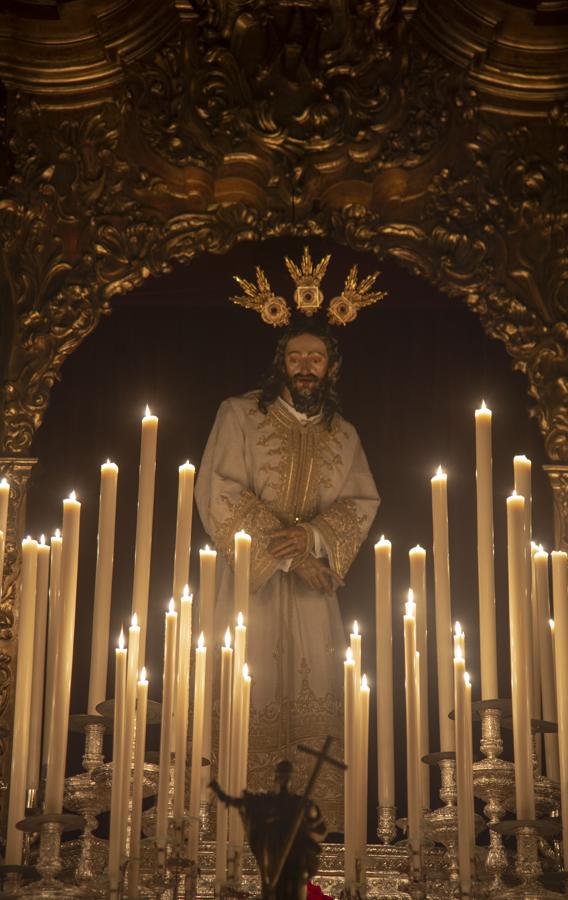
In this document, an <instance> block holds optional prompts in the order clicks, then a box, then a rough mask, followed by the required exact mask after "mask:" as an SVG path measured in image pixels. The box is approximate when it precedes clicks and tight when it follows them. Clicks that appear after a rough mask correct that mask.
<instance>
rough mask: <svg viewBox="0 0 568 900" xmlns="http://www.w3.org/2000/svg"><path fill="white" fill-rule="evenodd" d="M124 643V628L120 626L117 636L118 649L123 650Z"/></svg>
mask: <svg viewBox="0 0 568 900" xmlns="http://www.w3.org/2000/svg"><path fill="white" fill-rule="evenodd" d="M125 643H126V642H125V640H124V628H121V629H120V635H119V637H118V649H119V650H124V647H125Z"/></svg>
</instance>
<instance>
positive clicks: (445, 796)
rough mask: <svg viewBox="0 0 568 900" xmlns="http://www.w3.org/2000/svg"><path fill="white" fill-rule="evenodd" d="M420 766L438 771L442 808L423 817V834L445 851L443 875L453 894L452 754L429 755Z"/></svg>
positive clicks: (456, 872)
mask: <svg viewBox="0 0 568 900" xmlns="http://www.w3.org/2000/svg"><path fill="white" fill-rule="evenodd" d="M422 762H424V763H426V764H427V765H429V766H438V767H439V769H440V777H441V785H440V800H441V801H442V803H443V804H444V805H443V806H441V807H440V808H439V809H434V810H432V811H431V812H428V813H426V815H425V816H424V819H423V822H424V834H425V836H426V837H428V838H430V840H432V841H434V842H435V843H437V844H442V846H443V847H445V849H446V860H447V871H448V873H449V874H448V877H449V881H450V885H451V886H452V888H453V889H454V890H457V889H458V886H459V862H458V811H457V806H456V803H457V782H456V754H455V753H454V752H453V751H450V750H448V751H442V752H440V753H429V754H428V755H427V756H424V757H422Z"/></svg>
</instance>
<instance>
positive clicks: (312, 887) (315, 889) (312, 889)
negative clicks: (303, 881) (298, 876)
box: [307, 881, 333, 900]
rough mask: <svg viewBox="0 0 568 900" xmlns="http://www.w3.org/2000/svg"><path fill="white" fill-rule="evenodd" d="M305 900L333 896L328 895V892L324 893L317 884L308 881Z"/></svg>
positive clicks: (327, 898) (321, 899) (330, 898)
mask: <svg viewBox="0 0 568 900" xmlns="http://www.w3.org/2000/svg"><path fill="white" fill-rule="evenodd" d="M307 900H333V897H330V896H329V894H324V892H323V891H322V889H321V888H320V886H319V884H314V883H313V881H308V893H307Z"/></svg>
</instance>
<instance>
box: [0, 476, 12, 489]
mask: <svg viewBox="0 0 568 900" xmlns="http://www.w3.org/2000/svg"><path fill="white" fill-rule="evenodd" d="M0 487H3V488H7V487H10V485H9V484H8V482H7V481H6V479H5V478H3V479H2V481H0Z"/></svg>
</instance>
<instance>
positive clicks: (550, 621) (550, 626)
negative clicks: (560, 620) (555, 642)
mask: <svg viewBox="0 0 568 900" xmlns="http://www.w3.org/2000/svg"><path fill="white" fill-rule="evenodd" d="M548 627H549V628H550V630H551V632H552V633H553V634H554V619H549V620H548Z"/></svg>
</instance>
